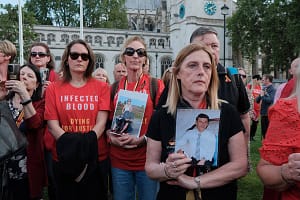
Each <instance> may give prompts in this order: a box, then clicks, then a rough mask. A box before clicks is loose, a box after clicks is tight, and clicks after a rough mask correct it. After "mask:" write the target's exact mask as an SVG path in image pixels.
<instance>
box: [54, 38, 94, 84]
mask: <svg viewBox="0 0 300 200" xmlns="http://www.w3.org/2000/svg"><path fill="white" fill-rule="evenodd" d="M75 44H82V45H83V46H85V48H86V49H87V50H88V54H89V56H90V59H89V64H88V66H87V69H86V71H85V73H84V77H85V78H87V79H89V78H91V77H92V73H93V71H94V66H95V54H94V52H93V50H92V48H91V47H90V45H89V44H88V43H86V42H85V41H84V40H82V39H77V40H73V41H72V42H70V43H69V44H68V45H67V47H66V48H65V51H64V53H63V55H62V59H61V63H60V70H62V72H63V78H62V79H63V81H64V82H68V81H70V80H71V79H72V76H71V72H70V67H69V64H68V58H69V55H70V51H71V48H72V46H74V45H75Z"/></svg>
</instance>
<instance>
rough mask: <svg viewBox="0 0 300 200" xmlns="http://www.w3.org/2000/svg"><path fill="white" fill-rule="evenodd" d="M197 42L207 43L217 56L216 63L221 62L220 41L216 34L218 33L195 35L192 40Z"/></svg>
mask: <svg viewBox="0 0 300 200" xmlns="http://www.w3.org/2000/svg"><path fill="white" fill-rule="evenodd" d="M197 42H202V43H204V44H205V45H207V46H208V47H209V48H210V49H211V51H212V53H213V55H214V57H215V61H216V64H217V63H219V60H220V42H219V40H218V37H217V36H216V34H214V33H207V34H205V35H201V36H198V37H195V38H194V39H193V41H192V43H197Z"/></svg>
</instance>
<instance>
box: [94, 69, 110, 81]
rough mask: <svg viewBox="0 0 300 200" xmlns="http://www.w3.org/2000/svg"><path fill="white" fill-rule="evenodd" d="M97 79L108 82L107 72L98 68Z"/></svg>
mask: <svg viewBox="0 0 300 200" xmlns="http://www.w3.org/2000/svg"><path fill="white" fill-rule="evenodd" d="M94 77H95V79H98V80H100V81H103V82H106V81H107V78H106V74H105V72H104V71H103V70H102V69H98V70H97V71H96V73H95V75H94Z"/></svg>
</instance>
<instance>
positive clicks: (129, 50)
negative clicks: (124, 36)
mask: <svg viewBox="0 0 300 200" xmlns="http://www.w3.org/2000/svg"><path fill="white" fill-rule="evenodd" d="M135 52H136V53H137V55H138V56H139V57H144V56H147V52H146V50H145V49H142V48H139V49H134V48H131V47H127V48H126V49H125V51H124V53H123V54H124V55H126V56H133V55H134V53H135Z"/></svg>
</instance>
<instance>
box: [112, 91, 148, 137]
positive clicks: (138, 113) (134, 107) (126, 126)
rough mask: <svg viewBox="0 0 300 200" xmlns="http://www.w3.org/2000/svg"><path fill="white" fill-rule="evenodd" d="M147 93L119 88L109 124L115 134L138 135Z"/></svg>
mask: <svg viewBox="0 0 300 200" xmlns="http://www.w3.org/2000/svg"><path fill="white" fill-rule="evenodd" d="M147 98H148V94H144V93H140V92H133V91H128V90H120V91H119V92H118V99H117V104H116V108H115V112H114V117H113V121H112V126H111V133H112V134H116V135H122V134H126V133H127V134H130V135H134V136H136V137H139V135H140V129H141V126H142V122H143V117H144V113H145V108H146V104H147Z"/></svg>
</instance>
